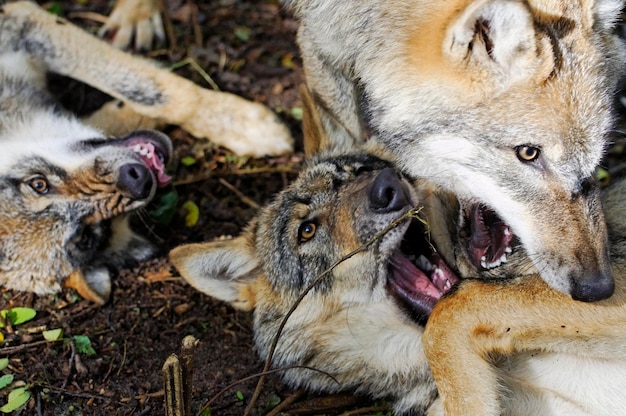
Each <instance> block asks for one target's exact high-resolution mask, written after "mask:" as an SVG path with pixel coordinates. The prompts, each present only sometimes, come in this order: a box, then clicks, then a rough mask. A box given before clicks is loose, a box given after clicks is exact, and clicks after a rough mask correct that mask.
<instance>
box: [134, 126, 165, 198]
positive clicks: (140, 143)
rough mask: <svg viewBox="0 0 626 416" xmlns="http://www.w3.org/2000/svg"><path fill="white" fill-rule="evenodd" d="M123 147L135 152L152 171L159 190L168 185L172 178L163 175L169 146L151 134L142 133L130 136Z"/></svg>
mask: <svg viewBox="0 0 626 416" xmlns="http://www.w3.org/2000/svg"><path fill="white" fill-rule="evenodd" d="M148 133H149V134H148ZM123 145H124V146H125V147H128V148H129V149H131V150H132V151H133V152H135V153H136V154H137V155H138V156H139V158H140V159H141V161H142V162H143V163H144V165H146V167H148V169H150V170H151V171H152V173H153V174H154V177H155V179H156V181H157V186H158V187H159V188H162V187H164V186H166V185H167V184H169V183H170V181H171V180H172V178H171V177H170V176H169V175H167V174H166V173H165V167H166V166H167V163H168V162H169V159H170V157H171V144H169V143H166V142H165V140H164V139H162V138H161V137H158V136H156V134H154V133H152V132H144V133H143V134H133V135H131V136H130V137H128V138H127V139H125V140H124V141H123Z"/></svg>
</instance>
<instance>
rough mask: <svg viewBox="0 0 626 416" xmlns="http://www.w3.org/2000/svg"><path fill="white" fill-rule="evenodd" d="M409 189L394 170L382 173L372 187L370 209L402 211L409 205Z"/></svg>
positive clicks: (389, 169) (386, 170)
mask: <svg viewBox="0 0 626 416" xmlns="http://www.w3.org/2000/svg"><path fill="white" fill-rule="evenodd" d="M409 194H410V193H409V189H408V186H407V185H406V183H404V182H403V181H402V180H401V179H400V178H399V177H398V174H397V173H396V171H395V170H394V169H392V168H387V169H385V170H383V171H381V172H380V173H379V174H378V176H377V177H376V179H374V182H372V184H371V185H370V189H369V200H370V207H371V208H372V209H373V210H374V211H377V212H383V213H384V212H394V211H400V210H401V209H403V208H406V206H407V205H409V201H410V198H409Z"/></svg>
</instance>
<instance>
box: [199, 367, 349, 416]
mask: <svg viewBox="0 0 626 416" xmlns="http://www.w3.org/2000/svg"><path fill="white" fill-rule="evenodd" d="M295 368H301V369H305V370H311V371H315V372H318V373H322V374H324V375H326V376H328V377H330V378H331V379H332V380H333V381H334V382H335V383H337V384H339V382H338V381H337V380H336V379H335V378H334V377H333V376H332V375H330V374H328V373H326V372H325V371H321V370H318V369H317V368H313V367H307V366H305V365H294V366H290V367H283V368H274V369H272V370H267V371H263V372H261V373H256V374H252V375H250V376H248V377H244V378H241V379H239V380H237V381H233V382H232V383H230V384H229V385H228V386H226V387H224V388H223V389H222V390H220V391H218V392H217V393H216V394H215V395H214V396H213V397H211V399H210V400H209V401H208V402H207V403H206V404H205V405H204V406H202V407H201V408H200V410H198V413H197V416H201V415H202V412H204V411H205V410H206V409H208V408H209V407H211V405H212V404H213V403H215V401H216V400H217V399H219V398H220V397H221V396H222V395H223V394H224V393H226V392H227V391H229V390H230V389H232V388H233V387H236V386H238V385H240V384H242V383H245V382H246V381H249V380H252V379H254V378H256V377H265V376H267V375H269V374H274V373H278V372H281V371H287V370H293V369H295Z"/></svg>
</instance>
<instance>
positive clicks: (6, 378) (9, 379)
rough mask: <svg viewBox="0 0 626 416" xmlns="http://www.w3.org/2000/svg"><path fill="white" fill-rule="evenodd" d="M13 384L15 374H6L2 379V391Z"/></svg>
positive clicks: (0, 383)
mask: <svg viewBox="0 0 626 416" xmlns="http://www.w3.org/2000/svg"><path fill="white" fill-rule="evenodd" d="M11 383H13V374H5V375H3V376H2V377H0V389H3V388H5V387H6V386H8V385H9V384H11Z"/></svg>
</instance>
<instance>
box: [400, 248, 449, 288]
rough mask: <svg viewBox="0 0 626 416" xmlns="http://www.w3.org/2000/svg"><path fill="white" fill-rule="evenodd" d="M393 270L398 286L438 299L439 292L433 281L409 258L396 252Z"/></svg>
mask: <svg viewBox="0 0 626 416" xmlns="http://www.w3.org/2000/svg"><path fill="white" fill-rule="evenodd" d="M393 265H394V271H395V273H396V275H397V276H398V277H399V278H400V279H396V281H397V282H398V284H399V286H401V287H402V288H404V289H405V290H410V291H412V292H417V293H421V294H423V295H426V296H430V297H431V298H435V299H439V298H440V297H441V292H440V291H439V289H437V288H436V287H435V285H433V283H432V282H431V281H430V279H428V277H426V275H425V274H424V273H422V272H421V271H420V270H419V269H418V268H417V267H415V265H414V264H413V263H412V262H411V260H409V259H407V258H406V257H404V256H402V255H399V254H396V255H394V257H393Z"/></svg>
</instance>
